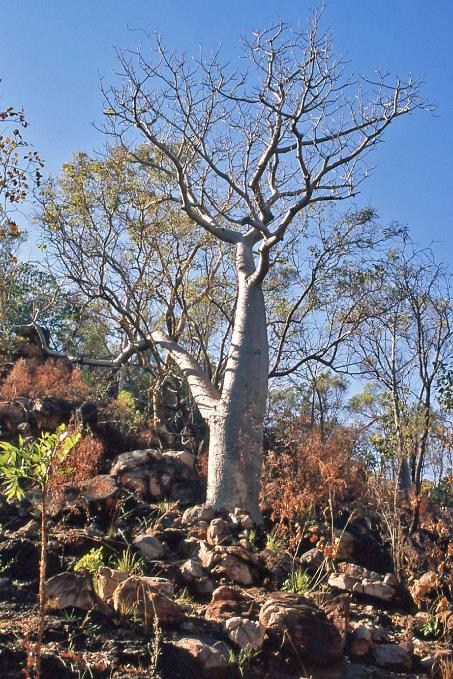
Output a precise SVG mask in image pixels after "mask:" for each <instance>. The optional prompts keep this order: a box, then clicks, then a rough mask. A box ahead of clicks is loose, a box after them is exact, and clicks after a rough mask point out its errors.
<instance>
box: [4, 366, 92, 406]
mask: <svg viewBox="0 0 453 679" xmlns="http://www.w3.org/2000/svg"><path fill="white" fill-rule="evenodd" d="M88 392H89V389H88V387H87V385H86V384H85V382H84V381H83V378H82V374H81V372H80V370H77V369H76V368H72V367H71V366H70V365H69V364H68V363H67V362H66V361H62V360H59V359H51V358H50V359H47V360H46V361H45V362H44V363H42V362H39V361H38V360H37V359H35V358H31V359H25V358H21V359H19V360H18V361H16V363H15V364H14V366H13V368H12V370H11V371H10V372H9V374H8V376H7V377H6V379H5V380H4V381H3V384H2V385H1V386H0V393H1V395H2V397H3V398H4V399H6V400H13V399H15V398H18V397H21V396H22V397H26V398H32V399H36V398H43V397H45V396H57V397H59V398H66V399H69V400H71V399H74V400H78V401H80V400H82V399H84V398H87V396H88Z"/></svg>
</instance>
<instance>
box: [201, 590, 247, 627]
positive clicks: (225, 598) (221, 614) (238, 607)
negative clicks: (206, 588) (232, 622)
mask: <svg viewBox="0 0 453 679" xmlns="http://www.w3.org/2000/svg"><path fill="white" fill-rule="evenodd" d="M244 607H245V602H244V598H243V596H242V594H241V592H239V591H238V590H236V589H233V588H232V587H226V586H221V587H217V589H215V590H214V592H213V594H212V599H211V601H210V603H209V604H208V606H207V608H206V612H205V617H206V620H213V621H215V622H223V621H225V620H228V619H229V618H231V617H238V616H240V615H241V614H242V612H243V610H244Z"/></svg>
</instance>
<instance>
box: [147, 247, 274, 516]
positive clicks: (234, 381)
mask: <svg viewBox="0 0 453 679" xmlns="http://www.w3.org/2000/svg"><path fill="white" fill-rule="evenodd" d="M236 253H237V254H236V271H237V276H238V300H237V305H236V314H235V319H234V324H233V332H232V338H231V346H230V350H229V355H228V360H227V364H226V369H225V378H224V382H223V387H222V391H221V393H220V392H219V391H218V390H217V389H216V388H215V387H214V386H213V385H212V384H211V383H210V382H209V380H208V378H207V376H206V375H205V374H204V373H203V371H202V369H201V368H200V366H198V364H196V362H195V361H194V359H192V358H191V357H190V356H189V355H188V354H187V352H185V350H183V349H181V347H179V345H177V344H176V343H175V342H172V341H171V340H169V339H168V338H165V336H163V335H161V334H159V333H153V340H154V341H155V342H157V343H158V344H159V345H160V346H161V347H163V348H166V349H167V350H168V351H169V352H170V353H171V355H172V357H173V358H174V360H175V361H176V362H177V364H178V365H179V367H180V369H181V370H182V371H183V373H184V374H185V376H186V378H187V380H188V382H189V386H190V388H191V391H192V395H193V397H194V399H195V401H196V403H197V405H198V407H199V409H200V412H201V414H202V416H203V417H204V419H205V420H206V422H207V423H208V425H209V459H208V488H207V497H206V502H207V504H208V505H210V506H212V507H214V508H215V509H234V508H235V507H241V508H242V509H245V510H247V511H248V512H249V513H250V514H251V516H252V518H253V519H254V520H255V521H260V519H261V515H260V511H259V492H260V476H261V462H262V447H263V426H264V417H265V413H266V401H267V393H268V373H269V351H268V341H267V326H266V311H265V305H264V296H263V289H262V284H261V282H260V281H258V280H256V277H254V276H253V274H254V273H255V263H254V260H253V252H252V246H251V245H249V244H248V243H245V242H241V243H239V244H238V245H237V248H236Z"/></svg>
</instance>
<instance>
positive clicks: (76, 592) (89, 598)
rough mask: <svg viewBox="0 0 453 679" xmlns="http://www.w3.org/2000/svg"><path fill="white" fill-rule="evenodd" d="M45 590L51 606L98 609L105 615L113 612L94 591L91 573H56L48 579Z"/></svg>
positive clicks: (88, 609) (84, 609)
mask: <svg viewBox="0 0 453 679" xmlns="http://www.w3.org/2000/svg"><path fill="white" fill-rule="evenodd" d="M45 591H46V599H47V604H48V606H49V608H53V609H63V608H80V609H81V610H83V611H96V612H98V613H103V614H104V615H111V613H112V610H111V609H110V608H109V607H108V606H106V605H105V603H104V602H103V601H102V600H101V599H100V598H99V596H98V595H97V594H96V592H95V591H94V589H93V583H92V580H91V575H90V574H89V573H59V575H54V576H53V577H52V578H49V580H47V581H46V583H45Z"/></svg>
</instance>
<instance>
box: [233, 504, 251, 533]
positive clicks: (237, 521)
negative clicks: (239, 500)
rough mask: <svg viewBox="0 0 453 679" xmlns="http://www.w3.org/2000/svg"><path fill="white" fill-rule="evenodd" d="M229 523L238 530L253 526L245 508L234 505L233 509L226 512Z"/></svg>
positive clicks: (249, 528) (248, 528)
mask: <svg viewBox="0 0 453 679" xmlns="http://www.w3.org/2000/svg"><path fill="white" fill-rule="evenodd" d="M228 519H229V520H230V523H231V524H232V525H233V526H235V527H237V528H238V529H239V530H241V531H242V530H251V529H252V528H253V526H254V524H253V520H252V518H251V517H250V514H248V513H247V512H246V511H245V510H243V509H240V508H239V507H235V509H234V510H233V511H232V512H230V513H229V514H228Z"/></svg>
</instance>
